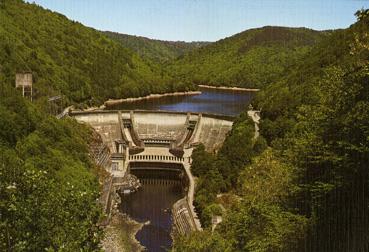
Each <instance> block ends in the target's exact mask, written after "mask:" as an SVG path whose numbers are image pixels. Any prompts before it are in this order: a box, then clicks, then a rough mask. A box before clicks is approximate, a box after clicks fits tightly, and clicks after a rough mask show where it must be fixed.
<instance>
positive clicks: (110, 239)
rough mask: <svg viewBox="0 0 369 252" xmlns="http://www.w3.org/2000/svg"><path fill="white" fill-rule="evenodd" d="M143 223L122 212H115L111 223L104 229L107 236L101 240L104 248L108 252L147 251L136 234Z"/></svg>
mask: <svg viewBox="0 0 369 252" xmlns="http://www.w3.org/2000/svg"><path fill="white" fill-rule="evenodd" d="M143 225H144V224H142V223H138V222H136V221H134V220H132V219H131V218H129V216H127V215H125V214H122V213H120V212H118V213H116V214H114V215H113V216H112V218H111V220H110V223H109V225H108V226H107V227H106V228H105V229H104V234H105V237H104V239H103V240H102V242H101V248H102V250H103V251H106V252H118V251H119V252H141V251H145V247H143V246H142V245H141V244H140V243H139V242H138V241H137V239H136V234H137V232H138V231H139V230H140V229H141V228H142V227H143Z"/></svg>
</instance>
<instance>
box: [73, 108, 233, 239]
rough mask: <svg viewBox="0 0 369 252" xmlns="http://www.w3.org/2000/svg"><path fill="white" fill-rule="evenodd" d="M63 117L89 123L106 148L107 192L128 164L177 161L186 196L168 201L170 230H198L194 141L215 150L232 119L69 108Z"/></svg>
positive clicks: (121, 178) (125, 175) (127, 170)
mask: <svg viewBox="0 0 369 252" xmlns="http://www.w3.org/2000/svg"><path fill="white" fill-rule="evenodd" d="M69 115H70V116H72V117H74V118H75V119H76V120H77V121H79V122H81V123H86V124H88V125H90V126H91V127H93V128H94V130H95V131H96V132H97V133H98V134H99V135H100V136H101V139H102V142H103V143H104V144H105V146H106V149H108V153H110V161H111V167H107V168H106V170H107V171H108V172H109V173H110V174H111V175H112V177H113V180H112V181H113V182H110V184H108V185H107V186H108V188H107V191H110V194H114V193H113V192H111V191H112V190H119V185H118V184H119V183H118V184H117V183H114V181H116V180H119V181H120V184H124V183H125V182H124V181H125V180H128V177H129V175H130V174H131V173H130V167H131V164H134V163H152V164H155V163H157V164H159V163H161V164H167V165H172V166H173V165H181V166H182V167H183V175H184V176H185V177H186V181H187V182H186V196H185V197H184V198H182V199H181V200H179V201H177V202H176V203H175V204H174V205H173V208H172V216H173V222H174V227H175V228H174V231H175V232H176V233H179V234H187V233H189V232H192V231H198V230H202V229H201V223H200V221H199V219H198V218H197V215H196V212H195V208H194V206H193V200H194V193H195V180H194V177H193V176H192V173H191V162H192V159H191V155H192V151H193V148H194V147H195V146H197V145H198V144H204V146H205V149H206V150H207V151H209V152H216V151H217V150H218V149H219V148H220V147H221V145H222V144H223V141H224V139H225V138H226V135H227V134H228V132H229V131H230V130H231V129H232V124H233V121H232V119H233V118H231V117H227V116H219V115H210V114H199V113H181V112H166V111H105V110H104V111H71V112H70V114H69ZM105 159H106V157H104V160H105ZM104 162H105V161H104ZM132 169H133V168H132ZM135 169H136V168H135ZM143 169H144V168H143ZM166 169H167V170H168V172H170V171H171V170H170V168H166ZM158 171H159V170H158ZM161 171H162V170H161ZM148 172H150V171H148ZM145 183H151V180H150V179H147V180H145ZM163 183H166V182H163ZM110 202H111V196H108V197H107V198H106V205H111V204H112V203H110Z"/></svg>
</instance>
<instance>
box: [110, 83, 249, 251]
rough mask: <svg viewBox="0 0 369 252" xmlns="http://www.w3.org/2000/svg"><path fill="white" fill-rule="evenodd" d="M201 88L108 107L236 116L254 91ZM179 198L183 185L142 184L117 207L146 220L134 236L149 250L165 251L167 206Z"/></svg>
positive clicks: (168, 219) (168, 242)
mask: <svg viewBox="0 0 369 252" xmlns="http://www.w3.org/2000/svg"><path fill="white" fill-rule="evenodd" d="M200 91H201V92H202V93H201V94H199V95H190V96H176V97H174V96H171V97H170V96H168V97H162V98H157V99H151V100H142V101H137V102H131V103H123V104H120V105H116V106H112V107H108V109H122V110H134V109H145V110H167V111H178V112H201V113H212V114H221V115H228V116H236V115H238V114H240V113H241V112H242V111H244V110H246V109H247V107H248V105H249V103H250V101H251V99H252V97H253V94H254V93H252V92H246V91H234V90H217V89H209V88H201V89H200ZM160 179H161V180H162V179H163V177H161V178H160ZM182 197H183V188H182V187H181V185H180V184H178V183H174V184H173V183H168V184H165V183H164V184H163V183H144V184H143V185H142V187H141V188H140V189H139V190H138V191H137V192H136V193H133V194H130V195H125V196H122V204H121V206H120V210H121V211H122V212H123V213H126V214H128V215H129V216H130V217H131V218H133V219H134V220H136V221H138V222H141V223H146V225H144V226H143V228H142V229H141V230H140V231H138V232H137V234H136V239H137V240H138V241H139V242H140V243H141V244H142V245H143V246H145V247H146V248H147V250H148V251H153V252H157V251H166V250H168V249H169V248H170V246H171V244H172V239H171V236H170V234H171V227H172V218H171V211H170V209H171V208H172V206H173V204H174V203H175V202H176V201H177V200H179V199H180V198H182Z"/></svg>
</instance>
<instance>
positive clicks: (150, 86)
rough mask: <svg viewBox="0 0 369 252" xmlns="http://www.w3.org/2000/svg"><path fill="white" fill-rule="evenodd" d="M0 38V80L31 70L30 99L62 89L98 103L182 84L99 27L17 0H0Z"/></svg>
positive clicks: (69, 96)
mask: <svg viewBox="0 0 369 252" xmlns="http://www.w3.org/2000/svg"><path fill="white" fill-rule="evenodd" d="M0 38H1V40H0V71H1V72H2V73H3V75H4V77H5V80H6V81H7V82H8V83H9V85H14V78H15V73H16V72H22V71H32V73H33V75H34V81H35V85H34V87H35V98H36V99H38V98H42V99H46V97H47V96H53V95H59V94H63V95H64V96H65V100H66V102H69V103H83V104H101V102H103V101H105V100H106V99H108V98H122V97H131V96H142V95H147V94H150V93H161V92H168V91H174V90H176V91H178V90H184V89H186V87H185V86H183V85H181V84H180V83H179V82H173V81H170V78H169V77H168V76H167V75H165V74H164V73H163V72H162V71H161V69H160V67H159V66H158V65H156V64H153V63H152V62H147V61H145V60H143V59H142V58H141V57H140V56H139V55H138V54H136V53H135V52H133V51H131V50H130V49H127V48H126V47H124V46H122V45H121V44H120V43H118V42H116V41H113V40H111V39H109V38H108V37H107V36H105V35H103V34H102V33H101V32H99V31H96V30H94V29H92V28H87V27H85V26H83V25H81V24H80V23H77V22H73V21H70V20H68V19H67V18H66V17H65V16H63V15H61V14H58V13H55V12H51V11H49V10H45V9H43V8H42V7H39V6H37V5H35V4H27V3H24V2H23V1H21V0H2V1H0ZM42 99H41V100H39V102H41V101H42Z"/></svg>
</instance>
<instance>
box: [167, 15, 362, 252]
mask: <svg viewBox="0 0 369 252" xmlns="http://www.w3.org/2000/svg"><path fill="white" fill-rule="evenodd" d="M356 15H357V17H358V21H357V23H355V24H353V25H352V26H351V27H350V28H348V29H345V30H338V31H334V32H332V34H330V35H328V36H327V37H326V38H324V39H323V40H322V41H321V42H319V43H318V44H317V45H316V46H314V47H313V48H312V50H311V51H310V53H309V54H307V55H306V56H305V58H304V59H303V60H301V62H297V63H296V64H295V65H293V66H291V67H290V68H289V69H288V71H287V72H286V76H283V77H282V78H280V79H279V80H278V79H277V80H276V81H275V82H274V83H273V84H272V85H269V86H268V87H267V88H266V89H264V90H263V91H261V93H260V94H258V95H257V99H256V100H255V104H256V105H257V106H258V107H259V108H262V114H261V118H262V121H261V125H260V127H261V135H262V137H263V138H265V139H266V140H267V141H266V142H267V144H268V145H269V146H268V147H267V148H266V149H265V140H263V138H261V140H258V141H259V144H258V146H259V147H257V148H255V144H256V143H254V144H252V145H251V146H254V147H253V148H250V147H249V148H243V149H238V148H237V147H236V146H243V144H242V143H249V142H250V134H249V133H247V132H248V130H247V126H242V124H239V123H236V125H235V128H234V129H232V132H231V134H230V136H229V137H228V138H227V141H226V142H225V149H226V152H224V150H223V151H220V152H219V153H218V154H217V155H216V156H215V159H214V157H210V159H211V158H213V161H210V163H201V160H203V157H205V158H206V157H207V156H208V155H210V154H206V153H201V152H202V150H201V149H199V150H197V152H199V153H200V155H198V154H196V153H195V154H196V155H195V154H194V161H193V164H194V167H195V168H196V167H197V170H200V171H201V167H207V169H208V168H209V167H210V168H211V169H212V170H214V171H207V172H208V173H209V174H212V173H216V174H217V180H218V181H227V180H226V178H228V177H233V178H237V183H231V187H230V188H229V187H228V188H227V183H225V184H223V186H221V187H208V188H210V190H208V191H205V190H204V186H203V183H204V182H206V181H207V179H205V181H204V182H202V181H203V180H202V179H204V178H207V176H209V175H206V176H205V177H202V174H201V173H199V174H198V175H199V176H200V179H199V180H200V187H199V189H198V191H197V193H196V195H197V196H196V202H198V203H201V204H198V205H197V208H198V210H200V211H199V212H200V217H201V218H202V220H203V223H204V224H205V227H207V228H206V231H205V232H204V233H200V234H199V233H195V234H193V235H191V236H190V237H182V238H180V239H177V240H176V244H175V246H174V251H288V252H289V251H306V252H315V251H322V252H323V251H324V252H330V251H332V252H333V251H335V252H336V251H339V252H340V251H343V252H346V251H363V252H364V251H369V232H368V230H369V204H368V202H369V138H368V136H369V46H368V45H369V10H362V11H359V12H357V13H356ZM241 118H242V117H241ZM240 126H241V127H240ZM237 132H238V133H239V135H238V137H235V133H237ZM242 132H244V133H242ZM230 143H233V144H232V145H231V146H234V147H233V148H230V147H229V146H230ZM248 146H250V145H248ZM263 146H264V147H263ZM260 150H264V151H261V154H257V151H259V152H260ZM235 155H237V156H239V157H244V158H242V159H240V160H239V161H241V162H237V163H232V162H227V163H226V165H225V164H222V163H220V164H217V163H218V162H217V160H220V161H221V160H223V159H224V156H225V157H230V156H235ZM206 160H209V157H208V158H207V159H206ZM232 160H237V159H232ZM229 164H232V165H231V166H229ZM199 167H200V169H199ZM219 167H221V168H223V169H219ZM227 167H228V168H227ZM240 167H242V168H240ZM235 171H236V172H237V174H234V172H235ZM194 172H196V170H195V171H194ZM232 174H233V175H232ZM231 175H232V176H231ZM231 182H232V180H231ZM206 184H209V182H206ZM205 189H206V187H205ZM219 193H222V194H219ZM217 194H218V195H217ZM214 215H222V216H223V222H222V223H221V224H220V225H219V226H217V228H216V229H215V231H214V232H213V233H211V232H210V218H211V217H212V216H214Z"/></svg>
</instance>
